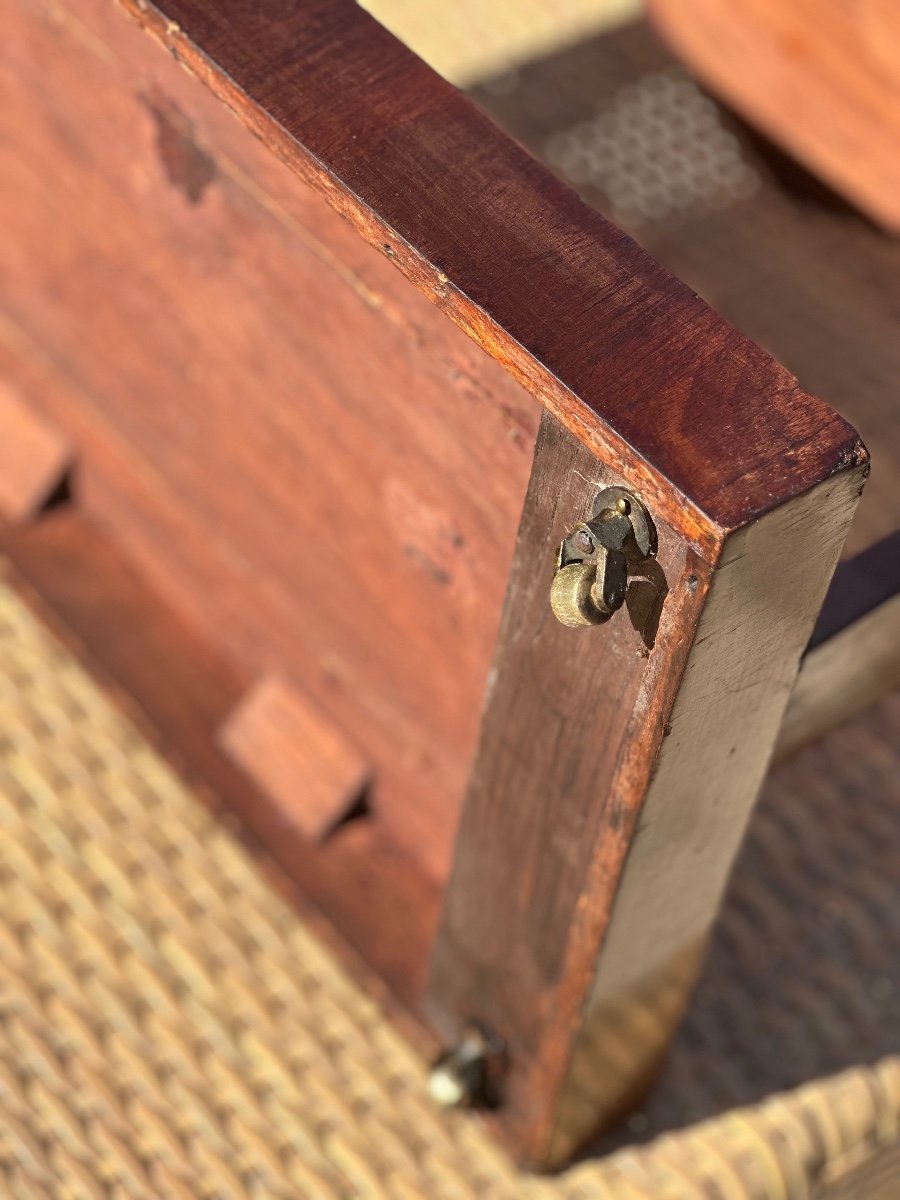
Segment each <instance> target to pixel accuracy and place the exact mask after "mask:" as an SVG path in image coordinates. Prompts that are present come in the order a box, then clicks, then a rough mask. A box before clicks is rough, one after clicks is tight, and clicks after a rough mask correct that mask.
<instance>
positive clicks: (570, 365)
mask: <svg viewBox="0 0 900 1200" xmlns="http://www.w3.org/2000/svg"><path fill="white" fill-rule="evenodd" d="M123 3H126V5H127V6H128V7H130V8H132V9H133V10H134V11H135V14H136V16H137V18H138V19H139V20H140V21H142V22H144V23H145V24H146V26H147V28H148V29H149V30H151V31H152V32H153V33H154V34H155V36H156V37H158V38H159V39H160V40H161V41H162V42H163V43H164V44H165V45H166V46H167V47H168V48H169V50H170V51H171V53H172V54H174V55H175V56H176V57H177V58H178V59H179V60H180V61H181V62H183V63H184V64H185V65H186V66H187V67H188V68H189V69H190V70H192V71H195V72H196V73H197V74H198V75H199V76H200V77H201V78H202V79H203V80H204V82H206V83H207V84H208V86H209V87H210V88H211V89H212V90H213V91H214V92H215V93H216V94H217V95H219V96H221V97H222V98H223V99H224V100H225V101H226V103H228V104H229V105H230V106H232V107H233V108H234V110H235V112H236V113H237V114H238V116H239V117H240V119H241V120H242V121H244V122H246V124H247V125H248V126H249V127H250V128H251V129H253V130H255V131H256V132H257V134H258V135H259V137H260V138H262V139H263V140H264V142H265V144H266V145H268V146H269V147H271V149H272V150H273V151H274V152H275V153H276V154H278V155H279V156H280V157H281V158H282V159H284V160H285V161H286V162H287V163H289V164H290V166H291V167H292V168H293V169H294V170H295V171H296V172H297V173H298V174H300V175H301V176H302V177H303V178H305V179H307V180H309V181H310V182H311V183H312V184H313V185H314V186H315V187H316V188H317V189H319V190H320V191H322V192H323V193H324V194H325V195H326V196H327V197H328V199H329V200H330V202H331V203H332V204H334V205H335V207H337V208H338V210H339V211H341V212H343V213H344V214H345V215H346V216H347V217H348V218H349V220H350V221H351V222H352V223H353V224H354V225H355V226H356V227H357V228H358V229H359V231H360V232H361V233H362V234H363V235H364V236H365V237H366V238H367V239H368V240H369V241H371V242H372V243H373V244H374V245H376V246H377V247H378V248H379V249H380V250H381V252H382V253H384V254H386V255H388V256H389V257H390V258H391V260H392V261H393V262H394V263H395V264H396V266H398V267H399V268H400V270H401V271H403V272H404V273H405V274H407V275H408V276H409V277H410V278H411V279H412V280H413V281H414V282H415V283H416V284H417V286H418V287H419V288H421V290H422V291H423V292H424V293H425V294H426V295H427V296H429V297H430V298H431V299H432V300H434V302H435V303H436V304H438V306H439V307H440V308H441V309H442V310H443V311H445V312H446V313H447V315H448V316H450V317H451V318H452V319H453V320H454V321H456V322H457V323H458V324H460V325H461V326H462V327H463V328H464V329H466V330H467V331H468V332H469V333H471V334H472V336H473V337H475V338H476V339H477V340H478V341H479V342H481V343H482V344H483V345H484V346H485V348H486V349H487V350H488V351H489V352H490V353H491V354H492V355H493V356H495V357H496V358H498V359H499V360H500V361H501V362H502V363H503V364H504V365H505V366H506V367H507V369H508V370H509V371H510V372H511V373H512V374H513V375H515V376H516V377H517V378H519V379H520V380H521V381H522V382H524V383H525V384H526V385H527V386H528V387H530V388H531V389H532V390H533V391H535V393H536V394H537V395H538V396H539V397H540V399H541V401H542V403H543V404H544V405H545V406H546V407H547V408H549V409H550V410H551V411H552V412H554V413H556V414H557V415H558V417H559V418H560V420H561V421H562V422H563V424H565V425H566V426H567V427H568V428H570V429H571V430H572V431H573V432H574V433H575V434H576V435H577V436H578V437H580V438H581V439H582V440H584V441H585V443H586V444H588V445H590V446H591V448H592V449H593V450H594V451H595V453H597V454H598V455H601V456H603V457H605V458H606V459H607V460H609V461H618V462H619V463H621V464H622V468H623V470H627V471H628V472H629V473H630V474H632V475H633V477H634V485H635V486H636V487H640V489H641V491H642V493H643V494H645V495H646V496H647V498H648V500H649V501H651V502H652V503H654V504H656V505H657V506H659V505H665V504H670V503H671V498H672V495H673V489H674V490H675V491H677V492H678V493H679V494H680V496H681V502H680V503H679V505H677V506H675V507H674V508H673V509H672V522H673V525H674V526H675V527H677V528H678V529H679V530H681V531H682V532H684V533H685V535H686V536H687V537H688V538H689V539H691V540H693V541H695V542H696V543H697V544H698V545H704V546H706V547H707V548H711V547H712V546H714V545H715V544H716V542H717V538H718V535H719V531H720V530H721V529H722V528H730V527H732V526H735V525H738V524H740V523H741V522H742V521H744V520H748V519H751V518H752V517H753V516H756V515H760V514H761V513H763V512H765V511H767V510H768V509H769V508H770V507H772V506H773V505H775V504H777V503H778V502H779V501H780V500H781V499H784V498H785V497H787V496H789V495H792V494H794V493H795V492H796V491H797V490H799V488H801V487H803V486H810V485H811V483H812V482H814V481H815V480H816V479H818V478H820V477H821V476H822V475H823V474H826V473H827V472H828V471H830V470H832V469H833V468H834V466H835V463H837V462H840V463H852V462H854V461H856V456H857V455H858V453H859V440H858V438H857V437H856V435H855V433H854V432H853V431H852V430H851V429H850V428H849V426H848V425H847V424H846V422H844V421H842V420H841V419H840V418H839V417H838V416H837V415H836V414H835V413H833V412H831V411H830V410H829V409H828V408H827V406H824V405H822V404H821V403H820V402H818V401H817V400H815V399H814V398H813V397H811V396H808V395H807V394H806V393H805V392H803V391H802V389H801V388H800V387H799V386H798V384H797V381H796V379H794V378H793V377H792V376H791V375H790V373H789V372H787V371H785V370H784V369H783V368H782V367H780V366H779V365H778V364H777V363H776V362H774V361H773V360H772V359H771V358H770V357H769V356H768V355H767V354H765V353H764V352H763V351H761V350H760V349H759V348H758V347H757V346H754V345H753V344H752V343H750V342H748V341H747V340H746V339H744V338H742V337H740V336H739V335H737V334H736V333H735V331H734V330H733V329H732V328H731V327H730V326H729V325H728V324H727V322H725V321H723V320H722V319H721V318H720V317H719V316H718V315H717V314H716V313H714V312H713V311H712V310H711V309H710V308H709V307H708V306H707V305H706V304H704V303H703V302H702V301H701V300H699V299H698V298H697V296H696V295H694V294H693V293H692V292H691V290H690V289H689V288H686V287H684V286H683V285H682V284H681V283H680V282H679V281H678V280H676V279H674V278H673V277H672V276H671V275H669V274H668V273H667V272H666V271H663V270H661V269H660V267H659V266H658V264H657V263H655V262H654V261H653V259H651V258H650V257H649V256H648V255H647V254H645V253H644V252H643V251H642V250H640V249H639V248H638V247H637V246H635V245H634V243H632V242H631V241H630V240H629V239H628V238H626V237H623V236H622V233H621V231H620V230H618V229H617V228H616V227H615V226H613V225H611V224H610V223H609V222H608V221H606V220H605V219H604V218H603V217H601V216H600V215H599V214H598V213H596V212H593V211H591V210H590V209H589V208H587V207H586V206H585V205H584V204H583V203H582V202H581V201H580V200H579V199H578V197H577V196H576V195H575V193H574V192H572V191H571V190H570V189H569V188H567V187H565V186H564V185H562V184H560V183H558V182H557V181H555V180H554V179H553V178H552V177H551V176H550V175H549V174H548V173H546V172H545V171H544V170H543V169H542V168H541V167H540V166H538V164H536V163H535V161H534V160H533V159H532V158H531V157H530V156H529V155H528V154H526V153H525V152H524V151H523V150H521V149H520V148H519V147H518V146H516V145H515V143H513V142H511V141H510V140H509V139H508V138H507V137H506V136H505V135H504V134H502V133H501V132H500V131H499V130H498V129H497V128H496V127H495V126H494V125H493V124H492V123H491V122H490V121H489V120H488V119H487V118H485V117H484V116H482V115H481V114H480V113H479V112H478V111H477V110H476V109H475V108H474V107H473V106H472V105H471V104H470V102H469V101H467V100H466V99H465V98H464V97H462V96H460V94H459V93H458V92H456V91H455V89H453V88H452V87H451V86H450V85H449V84H446V83H444V82H443V81H442V80H440V79H438V78H437V76H435V75H434V73H433V72H432V71H431V70H429V69H428V68H427V67H426V66H425V65H424V64H423V63H421V62H419V61H418V60H417V59H416V58H415V57H414V56H413V55H412V54H410V53H409V52H408V51H407V50H406V49H405V48H404V47H403V46H401V45H400V44H399V43H398V42H397V41H396V40H395V39H394V38H392V37H391V36H390V35H389V34H388V33H387V32H386V31H384V30H382V29H381V28H380V26H378V25H377V24H376V23H375V22H374V21H372V20H371V18H369V17H368V16H367V15H366V14H365V13H363V12H361V11H360V10H359V9H358V8H357V6H356V5H355V4H354V3H353V2H352V0H304V3H302V4H298V5H296V6H292V7H290V8H289V9H287V10H286V9H285V6H284V4H283V2H282V0H262V2H259V0H228V3H224V4H223V3H213V2H212V0H166V3H165V5H164V6H155V5H152V4H148V3H145V2H144V0H141V3H137V0H123ZM398 181H402V186H400V185H399V184H398ZM738 447H739V448H740V450H739V452H738V451H737V449H736V448H738ZM495 471H496V468H492V472H491V473H492V474H493V473H494V472H495Z"/></svg>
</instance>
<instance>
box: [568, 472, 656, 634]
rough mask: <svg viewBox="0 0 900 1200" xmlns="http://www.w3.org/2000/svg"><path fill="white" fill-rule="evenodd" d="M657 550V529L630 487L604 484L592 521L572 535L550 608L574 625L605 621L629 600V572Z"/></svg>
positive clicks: (569, 535)
mask: <svg viewBox="0 0 900 1200" xmlns="http://www.w3.org/2000/svg"><path fill="white" fill-rule="evenodd" d="M655 554H656V530H655V528H654V526H653V522H652V520H651V519H650V514H649V513H648V512H647V510H646V508H645V507H644V505H643V504H642V503H641V502H640V500H638V498H637V496H635V495H633V494H632V493H631V492H628V491H626V489H625V488H619V487H611V488H604V490H603V491H602V492H600V493H599V494H598V496H597V497H596V499H595V500H594V505H593V513H592V516H591V519H590V520H589V521H582V522H580V523H579V524H578V525H576V526H575V528H574V529H573V530H572V532H571V533H569V534H567V536H566V537H565V538H564V540H563V542H562V545H561V546H560V548H559V552H558V554H557V558H556V572H555V574H554V576H553V583H552V584H551V587H550V607H551V608H552V610H553V614H554V616H555V617H556V619H557V620H558V621H560V622H561V623H562V624H563V625H568V626H570V627H572V628H577V627H578V626H584V625H602V624H603V623H604V622H605V621H608V620H609V618H610V617H611V616H612V615H613V613H615V612H617V611H618V610H619V609H620V608H621V607H622V605H623V604H624V603H625V592H626V591H627V589H628V577H629V574H630V573H631V572H632V571H633V570H634V569H635V568H637V567H639V566H640V564H641V563H643V562H646V560H647V559H648V558H652V557H653V556H654V555H655Z"/></svg>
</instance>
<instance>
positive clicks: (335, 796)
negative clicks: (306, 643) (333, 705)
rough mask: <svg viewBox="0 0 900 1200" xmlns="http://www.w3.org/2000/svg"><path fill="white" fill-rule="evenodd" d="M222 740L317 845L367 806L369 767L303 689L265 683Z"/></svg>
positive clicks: (277, 682) (233, 719)
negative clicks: (364, 804) (304, 693)
mask: <svg viewBox="0 0 900 1200" xmlns="http://www.w3.org/2000/svg"><path fill="white" fill-rule="evenodd" d="M219 742H220V744H221V746H222V748H223V749H224V750H225V751H226V753H227V754H229V755H230V756H231V758H232V759H233V761H234V762H236V763H237V764H238V765H239V766H240V767H241V768H242V770H243V771H244V772H245V773H246V774H247V775H249V776H250V778H251V779H252V780H253V781H254V783H255V784H256V785H257V786H258V787H260V788H262V790H263V791H265V792H266V793H268V795H270V796H271V797H272V798H273V799H274V800H275V801H276V802H277V803H278V806H279V808H280V810H281V811H282V813H283V814H284V819H285V823H286V824H292V825H296V826H298V827H299V828H300V829H301V830H302V831H303V833H304V835H305V836H306V837H308V838H310V839H311V840H312V841H317V842H320V841H323V840H324V839H325V838H326V837H327V836H328V835H329V833H331V832H332V831H333V830H334V829H336V828H337V826H338V825H340V824H341V823H342V822H343V821H345V820H347V818H348V817H349V816H351V815H352V814H353V813H354V810H358V809H359V808H360V806H361V805H362V804H363V803H364V798H365V790H366V786H367V784H368V782H369V778H370V774H371V772H370V769H369V765H368V763H367V762H366V761H365V759H364V758H363V757H362V755H361V754H360V753H359V751H358V750H357V749H356V747H355V746H353V745H352V743H351V742H350V741H349V739H348V738H347V737H345V736H344V734H343V733H342V732H341V731H340V730H339V729H338V728H337V727H336V726H335V725H334V723H333V722H332V721H330V720H329V719H328V717H326V716H325V715H324V713H322V712H321V711H320V710H319V709H318V708H317V707H316V706H315V705H314V704H313V703H312V702H311V701H310V700H308V699H307V698H306V697H305V696H304V695H302V693H301V692H300V691H299V689H298V688H296V687H294V686H293V685H292V684H290V683H288V682H287V681H286V680H284V679H279V678H278V677H277V676H270V677H269V678H267V679H264V680H262V682H261V683H259V684H258V685H257V686H256V687H255V688H253V689H252V691H251V692H250V694H249V695H248V696H247V697H246V698H245V699H244V700H243V701H242V702H241V703H240V705H238V707H237V709H236V710H235V711H234V712H233V713H232V714H231V716H230V717H229V718H228V719H227V721H226V722H225V724H224V725H223V726H222V730H221V733H220V736H219Z"/></svg>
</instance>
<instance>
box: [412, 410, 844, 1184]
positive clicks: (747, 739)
mask: <svg viewBox="0 0 900 1200" xmlns="http://www.w3.org/2000/svg"><path fill="white" fill-rule="evenodd" d="M864 471H865V468H864V467H861V468H857V469H856V470H855V471H848V472H843V473H840V474H838V475H836V476H835V477H833V478H832V479H830V480H827V481H824V482H823V483H821V484H820V485H819V487H818V488H816V489H814V490H813V491H812V492H810V493H807V494H805V495H802V496H799V497H797V498H796V499H795V500H794V501H792V502H790V503H787V504H784V505H782V506H780V507H779V508H777V509H776V510H774V512H772V513H771V514H769V515H768V516H766V517H765V518H763V519H762V520H761V521H759V522H754V523H753V524H751V525H748V526H747V527H746V528H745V529H743V530H739V531H737V532H736V533H734V534H733V535H732V536H731V538H729V539H728V541H727V542H726V543H725V546H724V547H723V550H722V554H721V557H719V558H717V559H714V560H713V561H712V562H710V561H709V560H706V559H703V558H702V557H700V556H698V555H697V554H696V553H695V552H694V551H693V550H692V549H691V548H690V547H689V546H688V545H687V544H686V543H685V542H684V540H683V539H682V538H680V537H679V535H678V533H677V532H676V531H675V530H674V529H672V527H671V526H670V525H668V523H667V522H666V521H665V520H663V519H662V518H661V517H659V516H656V518H655V519H656V526H657V532H658V536H659V555H658V564H659V567H660V569H661V571H662V574H663V576H664V578H665V589H664V592H665V600H664V603H663V608H662V615H661V619H660V623H659V629H658V632H657V635H656V639H655V643H654V645H653V648H652V650H649V651H648V649H647V647H646V645H645V644H644V642H643V640H642V638H641V636H640V634H639V632H638V631H637V630H636V629H635V628H633V627H632V624H631V622H629V621H628V620H627V618H626V614H625V613H624V612H623V613H619V614H617V615H616V616H615V617H614V618H613V619H612V620H611V621H610V622H609V623H608V625H604V626H600V627H591V628H587V629H578V630H572V629H567V628H565V627H563V626H562V625H560V624H558V623H557V622H555V621H554V620H553V619H552V617H551V616H550V613H549V606H548V588H549V567H550V565H551V564H552V559H553V547H554V546H555V545H556V544H558V542H559V541H560V540H561V538H562V536H564V534H565V532H566V531H567V530H568V529H570V528H571V527H572V525H573V524H574V523H575V522H576V521H577V520H578V519H581V518H582V517H583V515H584V513H585V512H586V511H587V512H589V511H590V500H591V498H592V496H593V494H594V493H595V491H596V490H597V487H598V481H602V482H603V483H604V484H606V483H609V482H610V481H611V468H610V467H609V465H607V464H603V463H600V462H598V461H597V460H595V459H594V458H593V457H592V456H591V455H590V453H589V451H587V449H586V448H585V447H584V446H582V445H581V444H580V443H578V442H577V441H576V440H575V439H573V438H572V437H571V435H569V434H568V433H567V431H565V430H564V429H562V427H561V426H560V425H559V424H558V423H557V422H556V421H555V420H554V419H553V418H552V417H550V416H549V415H547V416H545V418H544V422H543V424H542V427H541V432H540V434H539V437H538V443H537V447H536V452H535V463H534V468H533V471H532V477H531V483H530V486H529V491H528V494H527V496H526V502H525V509H524V513H523V520H522V525H521V527H520V532H519V541H518V543H517V548H516V554H515V558H514V563H513V569H512V572H511V575H510V583H509V589H508V592H507V600H506V605H505V609H504V616H503V622H502V625H501V631H500V635H499V639H498V646H497V652H496V655H495V660H494V667H493V670H492V676H491V678H492V683H491V686H490V689H489V692H488V698H487V707H486V711H485V717H484V720H483V724H482V733H481V740H480V742H479V748H478V753H477V756H476V760H475V764H474V767H473V771H472V775H471V780H470V786H469V792H468V795H467V799H466V804H465V807H464V810H463V816H462V820H461V824H460V830H459V834H458V837H457V848H456V855H455V860H454V867H453V872H452V874H451V878H450V882H449V884H448V887H447V890H446V892H445V894H444V903H443V912H442V918H441V924H440V926H439V929H438V935H437V941H436V948H435V953H434V959H433V964H432V976H431V982H430V987H429V993H428V1003H427V1012H428V1015H429V1017H430V1018H431V1020H432V1022H433V1024H434V1026H435V1028H436V1029H437V1031H438V1032H439V1034H440V1035H441V1036H442V1038H443V1040H444V1041H445V1043H446V1044H448V1045H454V1044H455V1043H456V1042H458V1041H459V1040H460V1039H461V1038H462V1037H463V1036H464V1035H465V1031H466V1029H467V1028H469V1027H470V1026H472V1025H474V1026H475V1027H477V1028H480V1029H482V1030H484V1031H485V1032H486V1034H487V1035H488V1037H489V1040H490V1041H491V1043H495V1042H496V1043H497V1044H499V1045H502V1047H503V1051H502V1055H500V1057H501V1058H502V1065H499V1064H498V1065H497V1066H496V1067H495V1068H494V1069H495V1070H497V1071H500V1072H501V1073H502V1082H501V1083H500V1084H498V1087H499V1089H500V1095H501V1097H502V1099H501V1102H500V1107H499V1109H498V1111H497V1114H496V1117H495V1120H496V1122H497V1124H498V1126H499V1128H500V1129H501V1131H502V1132H503V1134H504V1136H506V1137H507V1138H508V1139H509V1140H510V1142H511V1143H512V1144H513V1145H515V1147H516V1148H517V1150H518V1152H519V1153H520V1154H523V1155H524V1157H525V1158H526V1160H528V1161H530V1162H532V1163H533V1164H537V1165H543V1166H546V1165H548V1164H551V1165H552V1164H554V1163H559V1162H560V1161H563V1160H565V1159H566V1158H567V1157H568V1156H570V1155H571V1154H572V1152H573V1151H574V1150H575V1149H577V1147H578V1146H579V1145H581V1144H582V1143H583V1142H584V1141H585V1140H586V1139H587V1138H588V1137H590V1136H591V1135H592V1134H594V1133H595V1132H596V1129H597V1126H598V1125H600V1124H604V1123H609V1122H610V1121H611V1120H613V1119H614V1118H616V1117H617V1116H619V1115H621V1114H622V1112H623V1111H624V1110H625V1109H627V1107H628V1106H629V1105H630V1104H633V1103H635V1102H636V1100H637V1099H639V1097H640V1095H641V1094H642V1092H643V1091H644V1090H645V1089H646V1088H647V1086H648V1085H649V1083H650V1081H651V1080H652V1077H653V1074H654V1071H655V1070H656V1068H657V1067H658V1065H659V1063H660V1061H661V1058H662V1056H663V1054H664V1052H665V1049H666V1046H667V1044H668V1041H669V1039H670V1037H671V1034H672V1031H673V1029H674V1026H675V1025H676V1024H677V1021H678V1019H679V1017H680V1015H681V1012H682V1011H683V1009H684V1006H685V1005H686V1003H687V1000H688V998H689V996H690V993H691V989H692V986H693V983H694V981H695V979H696V975H697V972H698V970H699V965H700V962H701V960H702V954H703V950H704V948H705V945H706V941H707V938H708V935H709V930H710V928H711V926H712V922H713V920H714V918H715V914H716V911H717V909H718V905H719V902H720V900H721V897H722V894H723V891H724V888H725V884H726V881H727V877H728V872H729V870H730V866H731V864H732V862H733V860H734V857H735V855H736V853H737V849H738V846H739V844H740V840H741V837H742V834H743V830H744V828H745V826H746V823H747V820H748V818H749V814H750V811H751V808H752V804H753V802H754V800H755V798H756V795H757V792H758V790H759V787H760V785H761V783H762V780H763V777H764V774H765V771H766V768H767V765H768V760H769V756H770V753H771V748H772V745H773V743H774V740H775V738H776V736H777V732H778V729H779V725H780V722H781V718H782V716H783V713H784V709H785V705H786V703H787V700H788V696H789V694H790V690H791V686H792V683H793V680H794V675H795V673H796V670H797V664H798V661H799V658H800V654H801V653H802V651H803V648H804V647H805V645H806V642H807V640H808V638H809V635H810V632H811V629H812V625H813V622H814V620H815V617H816V614H817V613H818V610H819V607H820V606H821V602H822V598H823V596H824V594H825V589H826V587H827V584H828V580H829V578H830V576H831V573H832V571H833V569H834V565H835V563H836V561H837V558H838V555H839V553H840V548H841V544H842V542H843V538H844V535H845V533H846V529H847V525H848V524H849V521H850V518H851V516H852V513H853V510H854V508H855V505H856V502H857V499H858V493H859V490H860V483H861V479H862V476H863V473H864ZM576 638H577V639H578V641H577V643H576V642H575V640H574V639H576Z"/></svg>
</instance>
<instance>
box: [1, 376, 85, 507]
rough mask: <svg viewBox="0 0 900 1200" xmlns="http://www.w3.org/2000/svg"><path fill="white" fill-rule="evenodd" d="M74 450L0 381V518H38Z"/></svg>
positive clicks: (58, 484) (60, 480)
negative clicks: (1, 516)
mask: <svg viewBox="0 0 900 1200" xmlns="http://www.w3.org/2000/svg"><path fill="white" fill-rule="evenodd" d="M70 465H71V450H70V448H69V445H68V443H67V441H66V439H65V438H64V437H63V436H62V434H61V433H60V432H59V430H58V429H55V428H54V427H53V425H51V424H49V422H47V421H44V420H42V418H41V417H40V416H39V415H38V414H37V413H36V412H35V411H34V410H33V409H32V408H30V407H29V406H28V404H27V403H26V402H25V399H24V398H23V397H22V396H21V395H20V394H19V393H18V392H17V391H16V390H15V389H14V388H13V386H12V384H11V383H9V382H8V381H6V380H0V514H2V515H3V517H4V518H5V519H6V520H8V521H23V520H25V519H26V518H28V517H33V516H35V515H36V514H37V513H38V512H40V510H41V509H42V508H43V506H44V505H45V504H46V503H47V501H48V499H49V498H50V497H51V496H52V494H53V493H54V492H55V491H57V490H58V489H59V488H60V487H61V486H62V485H63V483H64V480H65V477H66V474H67V473H68V470H69V467H70Z"/></svg>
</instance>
